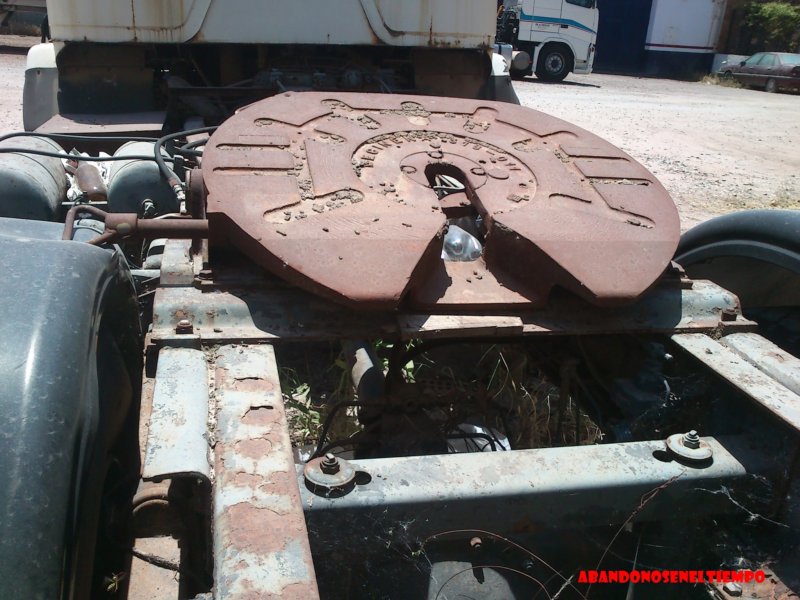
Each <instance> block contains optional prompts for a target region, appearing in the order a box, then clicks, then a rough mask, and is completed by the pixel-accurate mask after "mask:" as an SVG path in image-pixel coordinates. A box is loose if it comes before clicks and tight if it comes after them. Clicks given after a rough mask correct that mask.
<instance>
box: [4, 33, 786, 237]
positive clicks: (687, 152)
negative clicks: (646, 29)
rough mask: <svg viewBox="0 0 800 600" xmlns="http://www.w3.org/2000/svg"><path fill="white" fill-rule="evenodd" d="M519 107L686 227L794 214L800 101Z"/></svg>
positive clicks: (647, 100)
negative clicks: (597, 139)
mask: <svg viewBox="0 0 800 600" xmlns="http://www.w3.org/2000/svg"><path fill="white" fill-rule="evenodd" d="M37 41H38V40H37V38H35V37H24V36H15V35H2V36H0V81H2V82H3V84H2V86H0V133H5V132H8V131H15V130H20V129H22V106H21V103H22V87H23V82H24V69H25V53H26V51H27V48H28V47H30V46H31V45H32V44H35V43H36V42H37ZM514 85H515V88H516V90H517V94H518V95H519V97H520V100H521V101H522V104H523V105H525V106H529V107H531V108H536V109H538V110H541V111H544V112H546V113H550V114H552V115H554V116H557V117H560V118H562V119H564V120H566V121H569V122H571V123H575V124H576V125H579V126H580V127H583V128H585V129H588V130H589V131H592V132H593V133H596V134H598V135H600V136H601V137H604V138H606V139H607V140H609V141H610V142H612V143H614V144H616V145H617V146H619V147H620V148H622V149H623V150H625V151H626V152H627V153H628V154H630V155H631V156H633V157H634V158H635V159H637V160H639V161H640V162H641V163H642V164H644V165H645V166H646V167H647V168H648V169H650V170H651V171H652V172H653V173H654V174H655V175H656V176H657V177H658V178H659V179H660V180H661V182H662V183H663V184H664V186H665V187H666V188H667V190H669V192H670V193H671V194H672V197H673V198H674V199H675V202H676V204H677V205H678V209H679V211H680V213H681V219H682V225H683V228H684V229H686V228H688V227H690V226H691V225H694V224H695V223H697V222H699V221H702V220H705V219H707V218H709V217H711V216H714V215H718V214H722V213H725V212H729V211H732V210H739V209H743V208H764V207H775V208H800V95H792V94H767V93H765V92H761V91H754V90H745V89H736V88H728V87H721V86H716V85H710V84H706V83H686V82H681V81H671V80H666V79H642V78H636V77H621V76H615V75H599V74H592V75H570V76H569V77H568V78H567V80H566V81H564V82H562V83H559V84H547V83H541V82H539V81H537V80H536V79H534V78H529V79H527V80H525V81H518V82H515V84H514Z"/></svg>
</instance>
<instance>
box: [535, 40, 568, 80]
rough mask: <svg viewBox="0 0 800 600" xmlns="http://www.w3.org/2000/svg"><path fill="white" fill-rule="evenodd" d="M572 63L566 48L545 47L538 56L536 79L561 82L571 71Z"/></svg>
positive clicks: (558, 46) (556, 46) (557, 46)
mask: <svg viewBox="0 0 800 600" xmlns="http://www.w3.org/2000/svg"><path fill="white" fill-rule="evenodd" d="M572 61H573V59H572V52H570V50H569V48H567V47H566V46H561V45H548V46H545V47H544V48H543V49H542V51H541V53H540V54H539V62H538V65H537V67H536V77H538V78H539V79H541V80H543V81H563V80H564V78H565V77H566V76H567V75H568V74H569V72H570V71H572Z"/></svg>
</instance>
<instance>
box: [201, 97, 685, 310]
mask: <svg viewBox="0 0 800 600" xmlns="http://www.w3.org/2000/svg"><path fill="white" fill-rule="evenodd" d="M202 170H203V178H204V181H205V184H206V188H207V192H208V206H207V210H208V217H209V219H210V221H211V227H212V229H213V230H215V231H216V232H217V233H222V234H224V235H226V236H227V237H228V239H229V240H230V242H231V243H233V244H234V245H236V246H238V247H239V248H240V249H242V250H243V251H244V252H246V253H247V254H248V255H249V256H250V257H251V258H252V259H253V260H254V261H256V262H257V263H259V264H261V265H263V266H264V267H266V268H267V269H269V270H271V271H273V272H275V273H276V274H278V275H280V276H281V277H283V278H284V279H286V280H288V281H290V282H292V283H294V284H295V285H297V286H299V287H301V288H305V289H307V290H310V291H312V292H315V293H317V294H319V295H321V296H324V297H327V298H329V299H332V300H334V301H337V302H342V303H345V304H349V305H355V306H361V307H364V308H369V309H384V310H388V309H395V308H398V307H400V306H401V305H403V306H407V307H413V308H417V309H428V310H434V311H436V310H441V311H450V310H458V309H473V308H494V309H496V308H503V307H519V306H528V307H537V306H544V305H545V304H546V303H547V301H548V298H549V296H550V293H551V290H552V289H553V288H554V287H556V286H559V287H562V288H565V289H567V290H569V291H571V292H573V293H575V294H577V295H579V296H581V297H583V298H585V299H586V300H588V301H590V302H592V303H594V304H596V305H600V306H605V305H617V304H624V303H628V302H632V301H634V300H635V299H636V298H638V297H639V296H640V295H641V294H642V293H644V292H645V291H646V290H647V289H648V288H649V287H650V286H651V285H652V284H653V283H654V282H655V281H656V280H657V279H658V278H659V276H660V275H661V274H662V272H663V271H664V269H665V268H666V267H667V265H668V264H669V261H670V259H671V258H672V255H673V253H674V251H675V248H676V246H677V243H678V238H679V235H680V227H679V222H678V214H677V210H676V208H675V206H674V204H673V202H672V200H671V199H670V197H669V195H668V193H667V192H666V190H665V189H664V188H663V187H662V186H661V184H660V183H659V182H658V181H657V180H656V179H655V177H653V175H652V174H651V173H650V172H648V171H647V170H646V169H645V168H644V167H643V166H642V165H640V164H639V163H637V162H636V161H634V160H633V159H632V158H631V157H630V156H628V155H627V154H625V153H624V152H622V151H621V150H620V149H618V148H616V147H615V146H612V145H611V144H609V143H608V142H605V141H604V140H602V139H601V138H598V137H597V136H595V135H593V134H591V133H589V132H587V131H584V130H582V129H580V128H578V127H575V126H573V125H570V124H568V123H566V122H564V121H561V120H559V119H556V118H554V117H551V116H549V115H546V114H543V113H540V112H537V111H534V110H531V109H527V108H523V107H520V106H515V105H510V104H503V103H498V102H489V101H482V100H463V99H453V98H433V97H417V96H395V95H369V94H347V93H318V92H304V93H293V92H290V93H286V94H282V95H280V96H274V97H272V98H268V99H266V100H263V101H261V102H258V103H256V104H253V105H251V106H249V107H247V108H245V109H243V110H241V111H240V112H239V113H238V114H236V115H235V116H234V117H232V118H231V119H229V120H228V121H226V122H225V123H224V124H223V125H222V126H221V127H220V128H219V129H218V130H217V131H216V133H214V135H213V136H212V137H211V140H210V142H209V144H208V145H207V146H206V148H205V152H204V159H203V168H202ZM435 174H444V175H450V176H453V177H455V178H456V179H458V180H460V181H461V182H462V183H463V184H464V185H465V186H466V192H463V193H461V194H457V195H453V196H449V197H446V198H444V199H442V200H441V201H440V200H439V198H438V197H437V195H436V193H435V192H434V190H433V188H432V185H431V181H432V178H433V175H435ZM465 211H466V212H465ZM467 213H472V214H473V215H480V217H481V219H482V222H483V227H484V234H485V235H484V240H483V241H484V250H483V255H482V256H481V257H480V258H479V259H478V260H476V261H473V262H462V263H457V262H445V261H443V260H442V259H441V252H442V243H443V235H444V231H445V229H446V226H447V218H448V217H451V216H458V215H461V214H467Z"/></svg>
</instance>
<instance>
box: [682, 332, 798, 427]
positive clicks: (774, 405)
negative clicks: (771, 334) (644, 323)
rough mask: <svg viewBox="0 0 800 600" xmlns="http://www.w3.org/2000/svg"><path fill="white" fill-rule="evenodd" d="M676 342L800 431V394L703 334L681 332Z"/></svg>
mask: <svg viewBox="0 0 800 600" xmlns="http://www.w3.org/2000/svg"><path fill="white" fill-rule="evenodd" d="M672 341H673V342H675V343H676V344H677V345H678V346H679V347H680V348H682V349H683V350H684V351H686V352H687V353H689V354H691V355H692V356H694V357H695V358H696V359H697V360H699V361H700V362H701V363H703V365H705V366H706V367H708V368H710V369H711V370H713V371H714V372H716V373H717V374H718V375H720V376H721V377H722V378H723V379H725V380H726V381H727V382H728V383H730V384H731V385H733V386H734V387H736V388H737V389H738V390H740V391H741V392H743V393H744V394H746V395H747V396H749V397H750V398H752V399H753V400H755V401H756V402H758V403H759V404H761V405H762V406H763V407H764V408H766V409H767V410H769V411H770V412H771V413H772V414H774V415H775V416H777V417H778V418H779V419H781V420H783V421H784V422H786V423H788V424H789V425H791V426H792V427H794V428H795V429H796V430H798V431H800V396H798V395H797V394H795V393H794V392H792V391H791V390H789V389H788V388H786V387H784V386H783V385H781V384H780V383H778V382H777V381H775V380H774V379H773V378H772V377H770V376H769V375H767V374H766V373H764V372H762V371H760V370H758V369H757V368H756V367H754V366H753V365H751V364H750V363H749V362H747V361H746V360H745V359H743V358H741V357H740V356H739V355H738V354H736V353H735V352H733V351H732V350H729V349H728V348H726V347H725V346H723V345H722V344H720V343H719V342H717V341H715V340H713V339H712V338H710V337H709V336H707V335H703V334H701V333H680V334H677V335H673V336H672Z"/></svg>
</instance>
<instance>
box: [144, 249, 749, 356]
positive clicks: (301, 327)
mask: <svg viewBox="0 0 800 600" xmlns="http://www.w3.org/2000/svg"><path fill="white" fill-rule="evenodd" d="M176 243H179V242H176ZM167 248H168V249H169V245H168V246H167ZM174 256H177V254H176V255H173V254H172V253H170V254H169V255H168V253H167V252H165V254H164V262H163V263H162V265H163V268H162V281H163V280H164V277H165V273H166V272H173V271H177V270H178V269H179V264H180V263H178V262H175V263H173V262H172V259H173V258H174ZM184 260H185V265H186V266H185V267H184V268H183V269H182V272H186V273H187V276H188V275H189V274H190V268H191V265H190V264H189V262H188V261H189V258H188V257H185V258H184ZM182 285H183V286H184V287H169V288H166V287H161V288H159V289H158V290H157V291H156V301H155V304H154V312H153V332H152V339H153V341H154V342H156V343H159V344H162V343H172V342H170V340H173V339H174V338H175V327H176V325H177V324H178V322H179V321H181V320H183V319H188V320H189V321H191V323H192V325H193V331H194V333H195V334H196V335H197V336H199V339H201V340H202V341H203V343H206V344H213V343H229V342H235V341H241V340H249V341H269V340H278V339H280V340H339V339H374V338H381V339H388V338H398V337H401V338H404V339H431V338H443V337H471V338H484V337H490V336H516V335H525V336H540V335H565V334H568V335H569V334H581V333H584V334H588V333H591V334H603V333H616V334H619V333H623V332H624V333H647V332H649V333H670V334H671V333H675V332H698V331H700V332H703V331H704V332H713V331H716V330H718V329H719V328H720V326H721V325H724V326H725V330H726V331H731V332H732V331H753V330H754V329H755V327H756V325H755V324H754V323H752V322H749V321H746V320H743V319H741V318H739V319H737V320H736V321H735V322H730V323H722V321H721V315H722V312H723V311H724V310H726V309H733V308H735V307H736V306H737V300H736V297H735V296H734V295H733V294H731V293H730V292H727V291H725V290H723V289H722V288H720V287H719V286H717V285H715V284H713V283H711V282H707V281H696V282H693V284H692V287H691V289H678V288H676V286H674V285H670V284H668V283H664V284H660V285H658V286H656V287H654V288H653V289H652V290H650V291H649V292H648V293H647V294H645V296H643V297H642V298H640V299H639V301H637V302H636V303H635V304H634V305H633V306H631V307H628V308H627V309H622V308H607V309H597V308H595V307H593V306H591V305H589V304H588V303H586V302H584V301H581V300H580V299H578V298H573V299H572V300H574V301H572V302H570V301H566V300H562V301H560V302H559V303H558V304H556V305H554V306H552V307H548V308H547V309H543V310H538V311H531V312H524V311H521V312H520V313H519V314H516V315H502V314H474V313H465V314H459V315H432V314H430V313H406V312H402V313H400V314H397V315H386V314H383V313H377V314H374V315H373V314H369V313H364V312H363V311H357V310H348V309H346V308H344V307H341V306H339V305H336V304H334V303H333V302H328V301H326V300H324V299H322V298H319V297H315V296H313V295H311V294H309V293H307V292H303V291H302V290H297V289H285V288H281V287H274V286H273V287H270V286H269V285H268V284H267V282H265V281H264V279H263V278H262V279H260V280H257V281H251V280H250V279H248V278H246V277H245V276H244V275H243V277H242V279H241V280H239V279H237V278H236V277H235V276H232V277H231V279H230V280H225V281H222V280H220V281H215V280H214V278H213V274H212V279H210V280H208V281H200V286H199V289H198V288H196V287H192V281H185V280H184V283H183V284H182Z"/></svg>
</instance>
